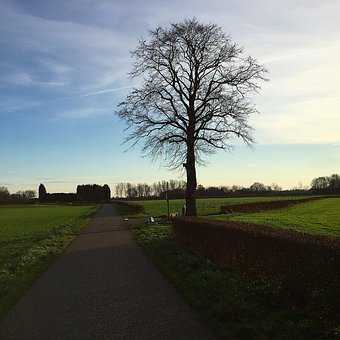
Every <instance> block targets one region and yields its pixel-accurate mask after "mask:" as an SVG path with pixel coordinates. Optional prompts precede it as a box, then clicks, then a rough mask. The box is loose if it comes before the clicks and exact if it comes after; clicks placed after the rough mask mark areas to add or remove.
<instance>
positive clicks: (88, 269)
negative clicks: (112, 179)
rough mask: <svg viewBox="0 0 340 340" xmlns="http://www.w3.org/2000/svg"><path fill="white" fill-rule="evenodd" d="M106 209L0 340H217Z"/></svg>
mask: <svg viewBox="0 0 340 340" xmlns="http://www.w3.org/2000/svg"><path fill="white" fill-rule="evenodd" d="M130 227H131V226H130V225H129V224H128V223H126V222H124V221H123V220H122V218H120V217H118V216H117V214H116V212H115V209H114V207H113V206H111V205H104V206H103V207H102V208H101V210H100V211H99V213H97V215H96V216H95V217H94V218H93V219H92V221H91V223H90V225H89V226H88V227H87V228H85V229H84V230H83V232H82V233H81V234H80V235H79V236H78V237H77V238H76V239H75V240H74V241H73V242H72V244H71V245H70V247H69V248H68V249H67V251H66V252H65V253H64V254H63V255H62V256H61V257H60V258H59V259H57V261H56V262H55V263H54V264H53V265H52V266H51V267H50V268H49V270H48V271H47V272H45V273H44V274H43V275H42V276H41V277H40V278H39V279H38V280H37V281H36V282H35V283H34V285H33V286H32V288H31V289H30V290H29V291H28V293H27V294H26V296H24V297H23V298H22V299H21V300H20V301H19V302H18V303H17V305H16V306H15V307H14V308H13V309H12V310H11V311H10V313H9V314H8V315H7V317H6V318H5V319H4V320H3V322H2V324H1V325H0V339H1V340H9V339H17V340H19V339H20V340H38V339H39V340H40V339H41V340H57V339H58V340H68V339H74V340H76V339H79V340H86V339H103V340H104V339H105V340H109V339H145V340H148V339H158V340H160V339H174V340H175V339H176V340H177V339H178V340H191V339H192V340H194V339H195V340H196V339H197V340H199V339H202V340H203V339H206V340H209V339H212V337H211V335H210V334H209V332H208V331H207V330H206V328H205V327H204V326H202V325H200V324H199V322H198V321H197V320H196V317H195V314H194V313H193V311H192V310H191V309H190V308H189V307H188V306H187V305H186V304H185V303H184V302H183V301H182V299H181V298H180V297H179V295H178V294H177V292H176V291H175V289H174V288H173V287H172V286H171V285H170V284H169V283H168V282H167V281H166V280H165V279H164V278H163V277H162V276H161V274H160V273H159V272H158V271H157V269H156V268H155V267H154V266H153V264H152V263H150V261H149V260H148V259H147V257H146V256H145V255H144V253H143V252H142V250H141V249H140V248H139V247H138V246H137V245H136V243H135V242H134V240H133V237H132V233H131V231H130V230H129V229H130Z"/></svg>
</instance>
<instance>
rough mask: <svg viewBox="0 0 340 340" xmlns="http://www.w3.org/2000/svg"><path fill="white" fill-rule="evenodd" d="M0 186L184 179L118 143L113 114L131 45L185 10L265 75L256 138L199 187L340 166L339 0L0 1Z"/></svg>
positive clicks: (293, 180)
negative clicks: (223, 35)
mask: <svg viewBox="0 0 340 340" xmlns="http://www.w3.org/2000/svg"><path fill="white" fill-rule="evenodd" d="M0 6H1V10H0V46H1V47H0V49H1V50H0V51H1V54H0V185H6V186H8V188H9V189H10V190H11V191H16V190H19V189H25V188H36V186H37V185H38V184H39V183H40V182H44V183H45V184H46V186H47V189H48V190H49V191H73V190H74V188H75V185H76V184H78V183H108V184H109V185H110V186H113V184H114V183H116V182H120V181H131V182H138V181H143V182H153V181H155V180H161V179H167V178H177V179H180V178H182V177H181V176H182V175H183V174H181V173H180V172H170V171H168V170H167V169H165V168H164V167H163V166H162V164H161V163H152V162H151V161H150V160H149V159H145V158H143V157H142V156H141V154H140V150H139V149H138V148H137V149H135V150H133V151H129V152H127V153H125V152H124V150H125V147H124V146H122V145H121V141H122V139H123V138H124V131H123V130H124V124H123V123H122V122H120V121H119V119H118V118H117V117H115V116H114V110H115V107H116V105H117V103H118V102H119V101H120V100H122V99H123V98H124V95H126V94H127V93H128V91H129V88H130V87H131V86H132V82H131V80H129V79H128V77H127V72H128V71H129V70H130V69H131V59H130V54H129V51H130V50H132V49H133V48H134V46H135V45H136V42H137V41H138V39H139V38H141V37H142V36H146V35H147V33H148V30H149V29H151V28H153V27H155V26H156V25H166V24H168V23H169V22H174V21H179V20H182V19H183V18H186V17H193V16H195V17H197V18H198V19H199V20H202V21H204V22H214V23H217V24H219V25H220V26H222V27H223V28H224V30H225V31H226V32H227V33H229V34H230V35H231V36H232V38H233V39H234V40H235V41H236V42H238V43H239V44H240V45H242V46H244V47H245V50H246V52H247V53H249V54H251V55H252V56H254V57H256V58H257V59H258V60H259V61H260V62H261V63H264V64H265V65H266V67H267V68H268V70H269V78H270V82H268V83H266V84H265V85H264V86H263V90H262V91H261V93H260V95H258V96H257V97H256V98H255V102H256V104H257V107H258V109H259V111H260V112H261V113H260V114H258V115H256V116H254V117H253V118H252V120H251V123H252V125H253V126H254V128H255V134H254V135H255V138H256V141H257V143H256V145H255V146H254V148H252V149H249V148H247V147H245V146H236V147H235V149H234V151H233V152H232V153H223V152H221V153H218V154H216V155H214V156H212V157H210V158H209V159H208V163H207V165H206V166H205V167H200V168H199V170H198V178H199V182H200V183H202V184H205V185H217V184H224V185H232V184H238V185H250V184H251V183H252V182H254V181H262V182H264V183H266V184H270V183H272V182H276V183H278V184H279V185H281V186H283V187H292V186H296V185H298V183H299V182H300V183H302V184H304V185H306V184H309V182H310V181H311V179H312V178H313V177H316V176H319V175H327V174H331V173H335V172H338V173H339V172H340V156H339V154H340V153H339V150H340V129H339V127H340V112H339V110H340V109H339V107H340V90H339V83H340V65H339V55H340V40H339V36H340V25H339V24H338V13H339V12H340V2H339V1H337V0H334V1H331V0H325V1H322V2H321V1H319V0H317V1H313V0H305V1H296V0H294V1H293V0H291V1H285V2H284V3H283V2H282V1H270V2H268V1H264V0H254V1H245V0H243V1H242V0H241V1H239V0H229V1H222V0H221V1H214V0H211V1H209V2H206V1H193V0H192V1H185V2H184V3H183V1H177V0H175V1H171V3H170V2H169V1H155V0H154V1H128V2H127V1H105V0H102V1H92V0H91V1H90V0H83V1H80V0H71V1H35V0H30V1H26V0H25V1H7V0H0Z"/></svg>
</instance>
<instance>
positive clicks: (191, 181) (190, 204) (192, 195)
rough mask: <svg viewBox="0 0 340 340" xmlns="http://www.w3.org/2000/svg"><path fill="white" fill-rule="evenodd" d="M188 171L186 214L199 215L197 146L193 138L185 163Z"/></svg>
mask: <svg viewBox="0 0 340 340" xmlns="http://www.w3.org/2000/svg"><path fill="white" fill-rule="evenodd" d="M185 168H186V172H187V187H186V191H185V201H186V215H187V216H197V208H196V188H197V179H196V159H195V146H194V141H193V140H188V143H187V162H186V164H185Z"/></svg>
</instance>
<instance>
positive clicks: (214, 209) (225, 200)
mask: <svg viewBox="0 0 340 340" xmlns="http://www.w3.org/2000/svg"><path fill="white" fill-rule="evenodd" d="M306 197H308V196H265V197H221V198H199V199H197V209H198V214H199V215H211V214H219V213H220V209H221V206H222V205H232V204H242V203H251V202H270V201H279V200H295V199H301V198H306ZM130 203H132V204H137V205H141V206H142V207H143V208H144V213H145V214H146V215H149V216H162V215H166V214H167V213H168V210H167V204H166V200H148V201H130ZM184 203H185V200H184V199H175V200H170V213H176V212H178V213H181V211H182V207H183V204H184Z"/></svg>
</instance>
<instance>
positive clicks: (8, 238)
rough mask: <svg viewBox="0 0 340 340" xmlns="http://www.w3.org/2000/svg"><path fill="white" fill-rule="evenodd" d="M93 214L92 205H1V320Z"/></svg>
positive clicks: (93, 208)
mask: <svg viewBox="0 0 340 340" xmlns="http://www.w3.org/2000/svg"><path fill="white" fill-rule="evenodd" d="M94 211H95V207H94V206H67V205H22V206H0V317H1V316H3V315H4V314H5V312H6V311H7V310H8V308H9V307H10V306H11V305H12V304H13V303H14V302H15V301H16V300H17V298H18V297H19V296H20V295H21V294H22V293H23V292H24V291H25V290H26V289H27V288H28V287H29V286H30V285H31V283H32V281H33V280H34V279H35V278H36V277H37V276H38V275H39V274H40V273H41V272H42V271H43V270H45V269H46V268H47V266H48V264H49V263H50V262H51V260H52V259H53V258H54V257H55V256H56V255H57V254H59V253H61V252H62V251H63V249H64V248H65V247H66V245H67V244H68V243H69V242H70V241H71V240H72V239H73V237H74V235H75V234H76V233H77V232H79V230H80V228H81V227H83V226H84V225H85V224H86V222H87V221H88V218H89V216H90V214H91V213H93V212H94Z"/></svg>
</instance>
